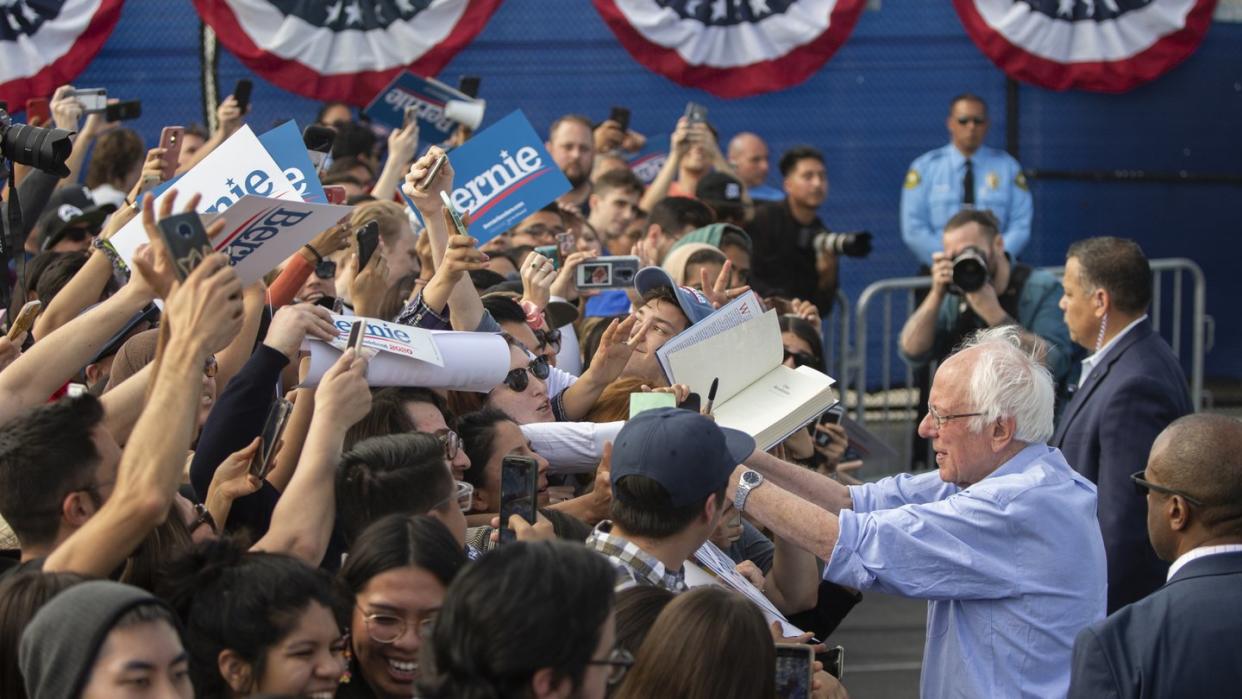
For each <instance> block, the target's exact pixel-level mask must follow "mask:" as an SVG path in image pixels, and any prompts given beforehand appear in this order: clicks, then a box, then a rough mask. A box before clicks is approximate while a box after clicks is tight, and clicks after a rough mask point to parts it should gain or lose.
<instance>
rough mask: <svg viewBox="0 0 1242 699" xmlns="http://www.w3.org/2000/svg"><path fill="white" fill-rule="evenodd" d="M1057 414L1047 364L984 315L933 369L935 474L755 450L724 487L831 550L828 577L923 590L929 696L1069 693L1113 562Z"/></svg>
mask: <svg viewBox="0 0 1242 699" xmlns="http://www.w3.org/2000/svg"><path fill="white" fill-rule="evenodd" d="M1052 414H1053V387H1052V377H1051V376H1050V375H1049V373H1048V371H1047V369H1045V368H1044V367H1043V365H1042V364H1041V363H1040V362H1039V361H1038V360H1037V359H1035V358H1034V357H1032V356H1031V354H1030V353H1029V352H1028V351H1027V350H1026V349H1023V348H1022V341H1021V338H1020V337H1019V334H1018V331H1017V330H1016V329H1015V328H1013V327H1011V326H1006V327H1001V328H993V329H990V330H984V331H980V332H979V333H978V334H976V335H975V336H974V337H973V338H972V340H971V342H970V343H969V344H968V347H967V348H966V349H964V350H962V351H961V352H959V353H958V354H956V355H954V356H952V357H950V358H949V359H947V360H946V361H945V362H944V364H942V365H941V367H940V369H939V371H937V372H936V376H935V380H934V382H933V383H932V389H931V398H930V401H929V405H928V414H927V416H926V417H924V418H923V421H922V423H921V425H920V426H919V429H920V432H921V433H922V434H923V436H925V437H927V438H929V439H931V440H932V447H933V449H934V450H935V454H936V464H937V466H938V470H937V471H936V472H935V473H924V474H920V475H910V474H902V475H900V476H896V477H893V478H886V479H884V480H881V481H879V482H877V483H872V484H867V485H861V486H851V487H848V488H847V487H845V486H842V485H841V484H839V483H837V482H835V481H832V480H830V479H828V478H826V477H824V476H821V475H819V474H817V473H814V472H812V471H809V470H806V469H801V468H798V467H797V466H794V465H792V464H788V463H785V462H783V461H780V460H778V459H775V458H773V457H770V456H767V455H761V454H756V455H755V456H753V457H752V458H751V460H750V461H748V462H747V465H748V466H751V467H753V468H755V469H757V472H756V471H751V470H749V469H747V468H746V467H738V469H737V470H736V471H735V473H734V476H733V479H732V481H731V487H730V491H731V492H733V493H734V506H735V507H737V508H738V509H739V510H742V511H743V512H748V513H750V515H751V516H752V517H753V518H754V519H756V520H758V521H759V523H761V524H763V525H765V526H767V527H769V528H771V529H772V531H773V532H774V533H776V534H777V535H779V536H782V537H788V538H789V539H790V540H792V541H794V542H795V543H798V544H799V545H800V546H803V547H805V548H807V549H808V550H810V551H812V552H813V553H815V554H816V555H817V556H820V557H821V558H824V559H826V560H827V561H828V564H827V566H826V567H825V569H824V579H826V580H830V581H832V582H835V583H837V584H840V585H848V586H851V587H857V588H860V589H873V590H879V591H882V592H887V593H890V594H899V595H904V596H907V597H917V598H923V599H927V600H929V603H928V615H927V641H926V645H925V647H924V651H923V672H922V679H921V693H922V696H924V697H979V698H980V699H990V698H992V697H1041V698H1042V697H1056V696H1065V693H1066V691H1067V690H1068V687H1069V680H1070V658H1071V648H1072V644H1073V641H1074V637H1075V635H1076V634H1078V632H1079V631H1081V630H1082V629H1083V628H1085V627H1086V626H1087V625H1088V624H1090V623H1092V622H1094V621H1098V620H1099V619H1102V618H1103V616H1104V604H1105V597H1106V564H1105V557H1104V543H1103V539H1102V537H1101V536H1100V528H1099V525H1098V524H1097V523H1096V519H1095V506H1096V493H1095V487H1094V486H1093V485H1092V484H1091V483H1090V482H1089V481H1087V480H1086V479H1085V478H1083V477H1082V476H1081V475H1079V474H1078V473H1076V472H1075V471H1074V470H1073V469H1071V468H1070V467H1069V465H1068V464H1066V463H1065V459H1063V458H1062V457H1061V454H1060V452H1058V451H1057V450H1056V449H1052V448H1050V447H1048V446H1047V444H1045V442H1046V441H1047V440H1048V438H1049V437H1050V436H1051V435H1052ZM765 478H766V480H765ZM794 493H799V494H800V496H799V495H794ZM803 498H805V499H803Z"/></svg>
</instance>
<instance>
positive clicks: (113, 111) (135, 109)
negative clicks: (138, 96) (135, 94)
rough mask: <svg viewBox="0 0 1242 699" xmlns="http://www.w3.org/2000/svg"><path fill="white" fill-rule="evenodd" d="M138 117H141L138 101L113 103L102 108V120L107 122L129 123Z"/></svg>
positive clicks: (140, 106) (140, 104) (140, 105)
mask: <svg viewBox="0 0 1242 699" xmlns="http://www.w3.org/2000/svg"><path fill="white" fill-rule="evenodd" d="M140 116H142V102H141V101H139V100H130V101H129V102H114V103H112V104H109V105H108V106H107V107H106V108H104V120H106V121H109V122H112V121H129V120H131V119H137V118H138V117H140Z"/></svg>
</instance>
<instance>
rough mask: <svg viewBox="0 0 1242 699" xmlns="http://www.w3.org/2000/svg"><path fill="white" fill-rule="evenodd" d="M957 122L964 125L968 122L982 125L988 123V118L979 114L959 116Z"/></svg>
mask: <svg viewBox="0 0 1242 699" xmlns="http://www.w3.org/2000/svg"><path fill="white" fill-rule="evenodd" d="M957 123H959V124H961V125H962V126H965V125H967V124H970V123H974V124H976V125H979V126H983V125H984V124H986V123H988V118H987V117H981V116H961V117H958V118H957Z"/></svg>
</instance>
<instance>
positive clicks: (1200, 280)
mask: <svg viewBox="0 0 1242 699" xmlns="http://www.w3.org/2000/svg"><path fill="white" fill-rule="evenodd" d="M1150 264H1151V270H1152V305H1151V308H1150V310H1149V311H1148V315H1150V317H1151V322H1152V326H1153V328H1154V329H1155V330H1156V332H1158V333H1159V334H1160V335H1161V336H1162V337H1164V339H1165V340H1166V341H1167V342H1168V343H1169V346H1170V348H1172V350H1173V354H1174V355H1176V356H1177V357H1178V359H1180V360H1182V365H1183V367H1186V366H1189V373H1188V375H1187V377H1188V380H1189V384H1190V396H1191V400H1192V401H1193V404H1194V406H1195V409H1196V410H1199V409H1202V408H1204V407H1206V406H1210V404H1211V396H1210V395H1207V394H1205V392H1204V390H1203V363H1204V356H1205V355H1206V354H1207V352H1209V351H1211V348H1212V345H1213V334H1214V330H1215V325H1214V321H1213V319H1212V318H1211V317H1210V316H1208V315H1207V312H1206V308H1207V288H1206V281H1205V279H1204V276H1203V271H1202V270H1201V269H1200V268H1199V265H1197V264H1196V263H1195V262H1194V261H1192V260H1190V259H1187V258H1168V259H1158V260H1151V262H1150ZM1044 269H1046V270H1047V271H1049V272H1051V273H1052V274H1054V275H1055V276H1056V277H1057V278H1058V279H1059V278H1060V277H1061V276H1062V275H1063V274H1064V268H1063V267H1047V268H1044ZM930 287H931V278H930V277H900V278H895V279H883V280H880V281H878V282H875V283H873V284H871V285H869V286H868V287H867V288H866V289H864V290H863V292H862V294H861V295H860V296H859V297H858V304H857V305H856V306H855V307H854V308H853V313H852V314H848V313H838V315H837V317H836V318H834V319H833V321H834V322H833V323H831V324H830V325H829V327H826V328H825V352H827V351H828V350H827V348H828V346H829V344H830V342H831V344H832V346H833V356H832V358H831V359H830V360H829V362H828V366H829V371H830V372H832V371H835V372H836V373H834V374H832V375H833V376H834V377H835V378H836V379H837V382H838V388H839V391H840V395H841V401H842V402H843V403H845V405H846V408H847V412H848V414H850V416H851V417H853V418H854V419H855V420H857V421H858V422H859V423H861V424H864V425H866V426H867V428H868V429H869V430H871V431H872V432H874V433H876V434H877V436H879V437H880V438H881V439H884V440H885V441H887V442H888V443H889V444H890V445H892V446H893V447H894V448H895V449H896V450H897V451H898V453H899V454H900V455H901V459H900V461H899V464H900V465H901V468H902V469H904V468H908V467H909V464H911V463H912V462H913V459H912V454H911V451H912V449H913V435H914V430H915V426H916V425H917V424H918V422H919V420H921V419H922V417H923V413H924V411H925V408H924V407H923V406H922V405H919V404H918V402H919V389H918V385H917V383H916V382H915V375H914V372H913V371H912V370H911V369H910V367H909V366H908V365H907V364H906V363H905V361H904V360H902V359H901V357H900V356H899V355H898V352H897V339H898V336H899V335H900V333H901V328H902V326H903V325H904V324H905V322H906V319H907V318H909V317H910V314H911V313H912V312H913V311H914V309H915V308H916V307H917V306H918V304H917V302H916V295H917V292H919V291H920V290H923V289H929V288H930ZM1187 287H1189V289H1187ZM1187 297H1189V303H1187ZM837 303H838V307H841V306H844V307H845V308H849V300H848V298H846V297H845V296H844V295H843V294H838V299H837ZM1187 309H1189V314H1187ZM851 315H852V318H853V321H854V332H853V337H852V340H853V342H852V343H851V342H850V339H851V337H850V332H849V331H850V328H849V322H848V320H849V317H850V316H851ZM1187 315H1189V322H1188V323H1187ZM830 333H831V336H830ZM1187 347H1189V354H1188V356H1184V355H1186V353H1187ZM930 371H933V372H934V371H935V366H934V365H932V367H931V368H930ZM926 463H929V464H930V463H932V462H931V461H927V462H926ZM877 475H878V474H877Z"/></svg>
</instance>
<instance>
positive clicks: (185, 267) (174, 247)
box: [158, 211, 212, 281]
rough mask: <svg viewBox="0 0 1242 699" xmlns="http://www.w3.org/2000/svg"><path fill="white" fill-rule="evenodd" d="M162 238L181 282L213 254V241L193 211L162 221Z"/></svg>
mask: <svg viewBox="0 0 1242 699" xmlns="http://www.w3.org/2000/svg"><path fill="white" fill-rule="evenodd" d="M158 228H159V230H160V238H162V239H163V241H164V245H165V246H166V247H167V248H168V255H169V257H171V258H172V261H173V272H174V273H175V274H176V275H177V278H178V279H180V280H181V281H185V278H186V277H188V276H190V272H193V271H194V268H195V267H197V266H199V265H200V264H201V263H202V262H203V259H204V258H206V257H207V256H208V255H210V254H211V253H212V247H211V241H210V240H209V239H208V238H207V229H206V228H203V221H202V219H200V218H199V217H198V214H197V213H195V212H193V211H187V212H185V213H180V214H173V215H172V216H167V217H165V218H162V219H160V222H159V224H158Z"/></svg>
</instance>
